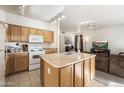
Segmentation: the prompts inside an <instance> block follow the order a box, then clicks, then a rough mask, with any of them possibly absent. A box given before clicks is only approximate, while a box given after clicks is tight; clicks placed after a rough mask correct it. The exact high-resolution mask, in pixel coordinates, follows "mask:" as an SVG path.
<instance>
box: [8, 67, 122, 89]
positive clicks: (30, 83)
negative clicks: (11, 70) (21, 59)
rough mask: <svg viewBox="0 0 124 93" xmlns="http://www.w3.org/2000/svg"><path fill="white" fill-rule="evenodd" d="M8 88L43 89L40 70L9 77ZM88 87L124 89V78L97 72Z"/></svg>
mask: <svg viewBox="0 0 124 93" xmlns="http://www.w3.org/2000/svg"><path fill="white" fill-rule="evenodd" d="M6 87H41V83H40V70H39V69H38V70H34V71H30V72H23V73H19V74H15V75H11V76H8V77H6ZM87 87H124V78H120V77H116V76H114V75H111V74H107V73H104V72H101V71H98V70H97V71H96V78H95V80H93V81H91V82H90V83H89V84H88V85H87Z"/></svg>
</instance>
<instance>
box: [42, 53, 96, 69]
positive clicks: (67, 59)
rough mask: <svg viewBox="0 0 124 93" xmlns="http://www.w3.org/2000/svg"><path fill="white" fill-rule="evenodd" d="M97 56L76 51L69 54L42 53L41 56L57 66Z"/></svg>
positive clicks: (60, 66)
mask: <svg viewBox="0 0 124 93" xmlns="http://www.w3.org/2000/svg"><path fill="white" fill-rule="evenodd" d="M95 56H96V55H94V54H88V53H80V54H77V53H74V54H69V55H67V54H64V53H60V54H58V53H52V54H45V55H41V56H40V57H41V58H42V59H43V60H44V61H46V62H47V63H49V64H50V65H52V66H54V67H55V68H62V67H65V66H68V65H71V64H75V63H78V62H80V61H83V60H86V59H89V58H92V57H95Z"/></svg>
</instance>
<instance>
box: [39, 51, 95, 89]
mask: <svg viewBox="0 0 124 93" xmlns="http://www.w3.org/2000/svg"><path fill="white" fill-rule="evenodd" d="M40 64H41V68H40V77H41V84H42V86H43V87H85V86H87V84H88V83H90V81H91V80H93V79H94V78H95V55H94V54H88V53H80V54H77V53H74V54H69V55H68V54H64V53H60V54H57V53H54V54H45V55H42V56H41V63H40Z"/></svg>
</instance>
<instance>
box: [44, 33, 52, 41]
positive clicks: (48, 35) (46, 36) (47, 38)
mask: <svg viewBox="0 0 124 93" xmlns="http://www.w3.org/2000/svg"><path fill="white" fill-rule="evenodd" d="M53 41H54V33H53V32H52V31H44V42H45V43H53Z"/></svg>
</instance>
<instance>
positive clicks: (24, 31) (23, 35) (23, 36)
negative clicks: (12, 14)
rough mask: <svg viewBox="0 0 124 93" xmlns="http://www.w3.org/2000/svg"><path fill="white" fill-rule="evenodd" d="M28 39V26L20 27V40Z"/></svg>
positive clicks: (26, 40)
mask: <svg viewBox="0 0 124 93" xmlns="http://www.w3.org/2000/svg"><path fill="white" fill-rule="evenodd" d="M28 40H29V28H27V27H21V41H22V42H28Z"/></svg>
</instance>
